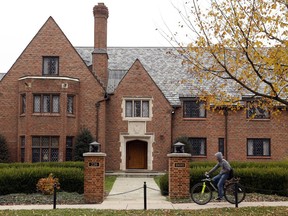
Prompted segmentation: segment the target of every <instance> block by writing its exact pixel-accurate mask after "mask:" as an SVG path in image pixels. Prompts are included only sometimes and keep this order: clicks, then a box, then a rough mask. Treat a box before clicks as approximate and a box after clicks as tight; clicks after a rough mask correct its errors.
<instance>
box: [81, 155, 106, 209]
mask: <svg viewBox="0 0 288 216" xmlns="http://www.w3.org/2000/svg"><path fill="white" fill-rule="evenodd" d="M83 155H84V199H85V202H86V203H91V204H92V203H102V202H103V200H104V195H105V157H106V154H104V153H84V154H83Z"/></svg>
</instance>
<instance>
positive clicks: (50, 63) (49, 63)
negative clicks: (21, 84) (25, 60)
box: [42, 56, 59, 76]
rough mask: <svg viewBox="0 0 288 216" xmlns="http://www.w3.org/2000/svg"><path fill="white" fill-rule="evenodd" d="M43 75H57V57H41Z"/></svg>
mask: <svg viewBox="0 0 288 216" xmlns="http://www.w3.org/2000/svg"><path fill="white" fill-rule="evenodd" d="M42 73H43V75H44V76H58V75H59V57H57V56H48V57H43V72H42Z"/></svg>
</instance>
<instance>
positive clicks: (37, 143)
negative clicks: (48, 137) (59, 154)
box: [32, 137, 41, 147]
mask: <svg viewBox="0 0 288 216" xmlns="http://www.w3.org/2000/svg"><path fill="white" fill-rule="evenodd" d="M40 145H41V143H40V137H32V146H33V147H38V146H39V147H40Z"/></svg>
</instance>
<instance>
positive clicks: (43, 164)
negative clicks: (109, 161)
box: [0, 161, 84, 170]
mask: <svg viewBox="0 0 288 216" xmlns="http://www.w3.org/2000/svg"><path fill="white" fill-rule="evenodd" d="M9 167H10V168H23V167H67V168H68V167H74V168H79V169H82V170H84V162H83V161H68V162H39V163H0V169H2V168H9Z"/></svg>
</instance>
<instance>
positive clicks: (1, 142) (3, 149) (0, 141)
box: [0, 134, 9, 163]
mask: <svg viewBox="0 0 288 216" xmlns="http://www.w3.org/2000/svg"><path fill="white" fill-rule="evenodd" d="M7 162H9V154H8V146H7V141H6V139H5V137H4V136H3V135H1V134H0V163H7Z"/></svg>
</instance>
